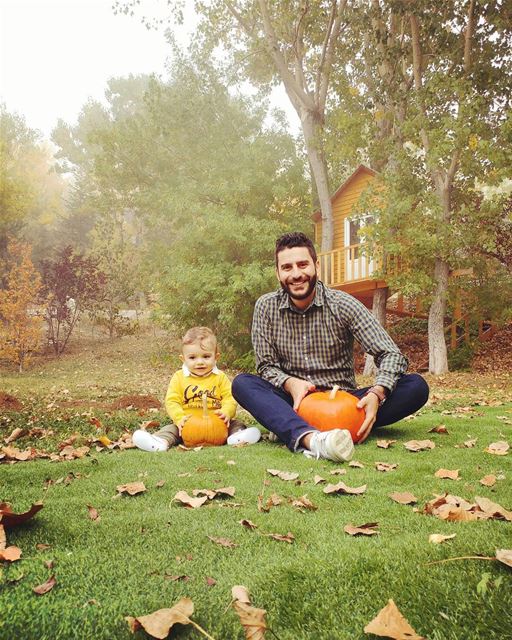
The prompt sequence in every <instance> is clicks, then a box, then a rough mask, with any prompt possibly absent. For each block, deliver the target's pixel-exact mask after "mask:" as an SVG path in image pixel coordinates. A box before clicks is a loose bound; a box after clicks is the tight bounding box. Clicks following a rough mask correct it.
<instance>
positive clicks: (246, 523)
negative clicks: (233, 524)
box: [238, 518, 258, 529]
mask: <svg viewBox="0 0 512 640" xmlns="http://www.w3.org/2000/svg"><path fill="white" fill-rule="evenodd" d="M238 524H241V525H242V527H245V528H246V529H257V528H258V525H257V524H254V522H251V521H250V520H246V519H245V518H244V519H243V520H239V521H238Z"/></svg>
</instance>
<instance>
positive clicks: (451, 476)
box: [434, 469, 459, 480]
mask: <svg viewBox="0 0 512 640" xmlns="http://www.w3.org/2000/svg"><path fill="white" fill-rule="evenodd" d="M434 475H435V477H436V478H441V479H446V480H458V479H459V470H458V469H438V470H437V471H436V472H435V473H434Z"/></svg>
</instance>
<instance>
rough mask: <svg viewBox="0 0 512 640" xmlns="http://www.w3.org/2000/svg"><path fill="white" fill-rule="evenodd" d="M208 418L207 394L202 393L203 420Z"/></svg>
mask: <svg viewBox="0 0 512 640" xmlns="http://www.w3.org/2000/svg"><path fill="white" fill-rule="evenodd" d="M207 417H208V394H207V393H206V391H203V418H207Z"/></svg>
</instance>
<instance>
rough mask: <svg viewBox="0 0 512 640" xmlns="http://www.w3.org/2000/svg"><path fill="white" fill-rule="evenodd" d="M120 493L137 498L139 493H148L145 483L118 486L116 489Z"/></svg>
mask: <svg viewBox="0 0 512 640" xmlns="http://www.w3.org/2000/svg"><path fill="white" fill-rule="evenodd" d="M116 489H117V491H119V493H127V494H128V495H130V496H136V495H137V494H138V493H143V492H144V491H146V486H145V485H144V483H143V482H129V483H128V484H118V485H117V487H116Z"/></svg>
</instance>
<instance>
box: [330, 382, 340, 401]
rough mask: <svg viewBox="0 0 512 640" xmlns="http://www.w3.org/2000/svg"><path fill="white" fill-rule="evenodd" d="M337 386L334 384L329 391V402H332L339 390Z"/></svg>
mask: <svg viewBox="0 0 512 640" xmlns="http://www.w3.org/2000/svg"><path fill="white" fill-rule="evenodd" d="M339 388H340V387H339V385H337V384H335V385H334V387H333V388H332V389H331V393H330V394H329V400H334V398H335V397H336V392H337V391H338V389H339Z"/></svg>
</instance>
